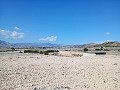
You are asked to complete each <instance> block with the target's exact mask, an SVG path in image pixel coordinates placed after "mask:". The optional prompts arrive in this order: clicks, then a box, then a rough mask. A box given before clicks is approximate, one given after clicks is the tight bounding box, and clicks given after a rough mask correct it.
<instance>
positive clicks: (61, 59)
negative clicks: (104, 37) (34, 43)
mask: <svg viewBox="0 0 120 90" xmlns="http://www.w3.org/2000/svg"><path fill="white" fill-rule="evenodd" d="M0 90H120V56H119V55H102V56H96V55H92V56H91V55H85V56H84V54H83V56H82V57H65V56H53V55H40V54H27V53H0Z"/></svg>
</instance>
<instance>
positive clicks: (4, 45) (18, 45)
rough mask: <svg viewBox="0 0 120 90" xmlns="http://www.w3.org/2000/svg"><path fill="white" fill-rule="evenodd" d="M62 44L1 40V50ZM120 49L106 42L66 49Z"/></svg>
mask: <svg viewBox="0 0 120 90" xmlns="http://www.w3.org/2000/svg"><path fill="white" fill-rule="evenodd" d="M60 46H62V45H60V44H51V43H9V42H6V41H2V40H0V48H38V47H60ZM101 46H102V47H120V42H117V41H113V42H104V43H102V44H96V43H89V44H83V45H66V46H65V47H74V48H87V47H101Z"/></svg>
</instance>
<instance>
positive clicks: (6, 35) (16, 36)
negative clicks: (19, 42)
mask: <svg viewBox="0 0 120 90" xmlns="http://www.w3.org/2000/svg"><path fill="white" fill-rule="evenodd" d="M0 36H2V37H4V38H11V39H20V38H24V33H21V32H17V31H9V30H2V29H0Z"/></svg>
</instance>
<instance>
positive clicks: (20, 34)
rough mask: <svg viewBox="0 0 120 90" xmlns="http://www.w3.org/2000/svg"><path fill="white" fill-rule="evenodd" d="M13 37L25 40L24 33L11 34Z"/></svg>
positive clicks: (14, 32)
mask: <svg viewBox="0 0 120 90" xmlns="http://www.w3.org/2000/svg"><path fill="white" fill-rule="evenodd" d="M11 37H12V38H13V39H18V38H24V33H19V32H16V31H13V32H11Z"/></svg>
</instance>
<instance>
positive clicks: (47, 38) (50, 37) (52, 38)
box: [39, 36, 57, 42]
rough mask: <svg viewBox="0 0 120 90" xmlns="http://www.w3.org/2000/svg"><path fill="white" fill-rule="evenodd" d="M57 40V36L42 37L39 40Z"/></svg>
mask: <svg viewBox="0 0 120 90" xmlns="http://www.w3.org/2000/svg"><path fill="white" fill-rule="evenodd" d="M56 40H57V36H48V37H46V38H40V39H39V41H44V42H55V41H56Z"/></svg>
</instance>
